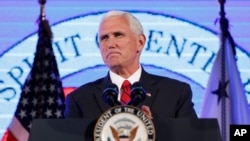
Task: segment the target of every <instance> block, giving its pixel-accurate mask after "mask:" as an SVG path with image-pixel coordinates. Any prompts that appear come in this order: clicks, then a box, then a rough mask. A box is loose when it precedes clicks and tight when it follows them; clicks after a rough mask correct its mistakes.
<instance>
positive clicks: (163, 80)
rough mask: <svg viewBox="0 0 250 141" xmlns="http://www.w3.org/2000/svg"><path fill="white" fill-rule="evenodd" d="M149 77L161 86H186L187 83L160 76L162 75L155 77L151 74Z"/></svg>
mask: <svg viewBox="0 0 250 141" xmlns="http://www.w3.org/2000/svg"><path fill="white" fill-rule="evenodd" d="M148 74H149V75H150V77H151V78H152V79H153V80H155V81H156V82H158V83H162V84H173V85H188V83H186V82H184V81H181V80H178V79H175V78H171V77H167V76H162V75H156V74H151V73H148Z"/></svg>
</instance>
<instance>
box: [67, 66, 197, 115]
mask: <svg viewBox="0 0 250 141" xmlns="http://www.w3.org/2000/svg"><path fill="white" fill-rule="evenodd" d="M139 82H140V83H141V84H142V85H143V87H144V88H145V90H146V91H147V92H148V93H150V94H151V96H150V97H149V96H146V99H145V101H144V102H142V103H140V104H139V105H138V106H137V107H140V108H141V106H142V105H147V106H149V107H150V109H151V112H152V115H153V117H156V118H160V119H165V118H177V117H195V118H197V115H196V113H195V110H194V108H193V106H194V104H193V103H192V92H191V89H190V86H189V85H188V84H186V83H184V82H180V81H178V80H174V79H170V78H167V77H162V76H156V75H152V74H149V73H147V72H146V71H145V70H143V69H142V74H141V78H140V80H139ZM111 83H112V82H111V79H110V76H109V74H108V75H107V76H106V77H104V78H101V79H98V80H96V81H94V82H90V83H87V84H85V85H83V86H81V87H79V88H78V89H76V90H75V91H73V92H72V93H71V94H69V95H68V96H67V97H66V101H65V102H66V110H65V112H64V115H65V117H66V118H94V119H97V118H98V117H99V116H100V115H101V114H102V113H103V112H105V111H106V110H107V109H108V108H110V106H109V105H108V104H106V103H105V102H104V101H103V99H102V92H103V90H104V88H105V87H106V86H107V85H109V84H111Z"/></svg>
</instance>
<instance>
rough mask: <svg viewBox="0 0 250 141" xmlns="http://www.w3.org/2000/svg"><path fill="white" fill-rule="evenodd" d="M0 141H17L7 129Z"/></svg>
mask: <svg viewBox="0 0 250 141" xmlns="http://www.w3.org/2000/svg"><path fill="white" fill-rule="evenodd" d="M1 141H17V139H16V137H15V136H14V135H13V134H12V133H11V131H10V130H9V129H7V130H6V131H5V133H4V135H3V138H2V140H1Z"/></svg>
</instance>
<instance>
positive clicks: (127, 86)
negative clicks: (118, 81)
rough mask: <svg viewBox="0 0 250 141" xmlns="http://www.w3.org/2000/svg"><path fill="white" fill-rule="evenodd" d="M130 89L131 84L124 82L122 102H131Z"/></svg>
mask: <svg viewBox="0 0 250 141" xmlns="http://www.w3.org/2000/svg"><path fill="white" fill-rule="evenodd" d="M130 87H131V84H130V82H129V81H128V80H124V81H123V83H122V93H121V102H122V103H123V104H127V103H128V102H129V101H130Z"/></svg>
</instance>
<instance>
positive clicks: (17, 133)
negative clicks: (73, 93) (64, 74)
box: [2, 20, 64, 141]
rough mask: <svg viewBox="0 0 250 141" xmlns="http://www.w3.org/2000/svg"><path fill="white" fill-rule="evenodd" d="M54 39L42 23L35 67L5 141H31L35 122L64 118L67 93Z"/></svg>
mask: <svg viewBox="0 0 250 141" xmlns="http://www.w3.org/2000/svg"><path fill="white" fill-rule="evenodd" d="M51 35H52V34H51V32H50V28H49V25H48V22H47V20H41V21H40V22H39V30H38V37H39V38H38V43H37V47H36V53H35V58H34V62H33V66H32V69H31V71H30V73H29V75H28V77H27V78H26V81H25V83H24V85H23V87H22V92H21V96H20V99H19V102H18V105H17V109H16V111H15V114H14V117H13V119H12V121H11V123H10V125H9V127H8V129H7V130H6V132H5V134H4V136H3V138H2V141H27V140H28V137H29V132H30V129H31V126H32V121H33V119H36V118H63V111H64V93H63V88H62V83H61V80H60V76H59V71H58V68H57V63H56V59H55V56H54V52H53V48H52V44H51Z"/></svg>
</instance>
